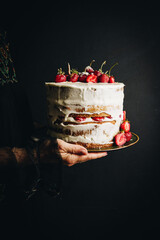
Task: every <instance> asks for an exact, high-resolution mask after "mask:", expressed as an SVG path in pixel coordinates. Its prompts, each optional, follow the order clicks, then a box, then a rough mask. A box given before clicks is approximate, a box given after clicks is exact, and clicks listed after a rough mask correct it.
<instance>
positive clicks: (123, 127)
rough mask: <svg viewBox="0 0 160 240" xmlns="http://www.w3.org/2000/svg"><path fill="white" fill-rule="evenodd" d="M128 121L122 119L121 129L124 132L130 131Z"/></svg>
mask: <svg viewBox="0 0 160 240" xmlns="http://www.w3.org/2000/svg"><path fill="white" fill-rule="evenodd" d="M130 127H131V126H130V123H129V122H128V121H124V122H123V123H122V124H121V129H122V130H123V131H125V132H129V131H130Z"/></svg>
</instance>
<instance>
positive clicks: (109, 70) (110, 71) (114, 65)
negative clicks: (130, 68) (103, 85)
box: [109, 63, 118, 76]
mask: <svg viewBox="0 0 160 240" xmlns="http://www.w3.org/2000/svg"><path fill="white" fill-rule="evenodd" d="M116 65H118V63H115V64H114V65H113V66H112V67H111V68H110V69H109V76H110V74H111V70H112V68H114V67H115V66H116Z"/></svg>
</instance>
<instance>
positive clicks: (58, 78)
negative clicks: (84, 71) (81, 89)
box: [54, 74, 67, 83]
mask: <svg viewBox="0 0 160 240" xmlns="http://www.w3.org/2000/svg"><path fill="white" fill-rule="evenodd" d="M66 79H67V78H66V76H65V75H64V74H57V75H56V77H55V80H54V81H55V82H56V83H58V82H65V81H66Z"/></svg>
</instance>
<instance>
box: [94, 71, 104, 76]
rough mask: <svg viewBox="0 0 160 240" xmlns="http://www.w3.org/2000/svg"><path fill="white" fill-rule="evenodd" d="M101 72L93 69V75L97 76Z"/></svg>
mask: <svg viewBox="0 0 160 240" xmlns="http://www.w3.org/2000/svg"><path fill="white" fill-rule="evenodd" d="M101 74H102V73H101V72H100V71H98V70H95V71H94V75H96V76H97V77H99V76H101Z"/></svg>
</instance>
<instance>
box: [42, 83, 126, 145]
mask: <svg viewBox="0 0 160 240" xmlns="http://www.w3.org/2000/svg"><path fill="white" fill-rule="evenodd" d="M45 85H46V90H47V102H48V115H49V124H50V127H51V130H50V132H49V133H50V135H52V136H56V137H57V138H61V139H63V140H64V141H66V142H73V143H77V142H78V143H81V144H90V145H91V144H92V146H93V144H95V145H96V144H100V145H106V144H110V143H111V142H112V140H113V138H114V136H115V135H116V134H117V133H118V132H119V127H120V124H121V122H122V120H123V99H124V93H123V89H124V84H123V83H112V84H108V83H80V82H76V83H71V82H63V83H46V84H45ZM95 117H101V119H94V118H95ZM77 118H82V119H77ZM87 146H89V145H87Z"/></svg>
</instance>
